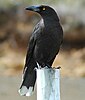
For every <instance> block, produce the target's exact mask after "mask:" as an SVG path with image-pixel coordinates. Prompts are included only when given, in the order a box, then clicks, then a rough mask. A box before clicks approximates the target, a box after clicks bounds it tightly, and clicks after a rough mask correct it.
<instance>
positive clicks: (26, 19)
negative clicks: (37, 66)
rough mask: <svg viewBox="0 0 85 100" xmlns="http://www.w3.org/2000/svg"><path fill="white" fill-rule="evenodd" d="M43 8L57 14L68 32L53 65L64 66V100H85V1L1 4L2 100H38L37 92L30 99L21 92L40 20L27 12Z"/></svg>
mask: <svg viewBox="0 0 85 100" xmlns="http://www.w3.org/2000/svg"><path fill="white" fill-rule="evenodd" d="M39 4H46V5H50V6H51V7H53V8H54V9H55V10H56V11H57V13H58V15H59V17H60V22H61V25H62V27H63V31H64V41H63V44H62V46H61V50H60V52H59V55H58V57H56V59H55V61H54V63H53V66H55V67H56V66H61V99H62V100H72V99H73V100H74V99H75V100H85V0H80V1H79V0H75V1H74V0H0V99H2V100H5V99H6V100H15V99H16V100H27V99H28V100H36V92H35V93H34V95H33V96H32V97H29V98H26V97H20V95H19V94H18V92H17V91H18V88H19V84H20V81H21V74H22V69H23V66H24V63H25V56H26V51H27V46H28V45H29V44H28V42H29V38H30V35H31V33H32V30H33V28H34V26H35V25H36V23H37V22H38V21H39V20H40V17H39V15H38V14H36V13H32V12H28V11H25V9H24V8H25V7H27V6H31V5H39ZM35 91H36V90H35Z"/></svg>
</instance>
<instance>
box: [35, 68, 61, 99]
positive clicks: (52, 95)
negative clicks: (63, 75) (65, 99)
mask: <svg viewBox="0 0 85 100" xmlns="http://www.w3.org/2000/svg"><path fill="white" fill-rule="evenodd" d="M37 100H60V71H59V69H54V68H41V69H37Z"/></svg>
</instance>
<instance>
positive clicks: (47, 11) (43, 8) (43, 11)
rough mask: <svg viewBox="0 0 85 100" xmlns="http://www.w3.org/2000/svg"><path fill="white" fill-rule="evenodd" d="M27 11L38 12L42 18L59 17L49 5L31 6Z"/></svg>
mask: <svg viewBox="0 0 85 100" xmlns="http://www.w3.org/2000/svg"><path fill="white" fill-rule="evenodd" d="M26 10H29V11H34V12H37V13H39V14H40V15H41V16H42V17H43V16H48V17H50V16H56V15H57V14H56V12H55V10H54V9H53V8H52V7H50V6H47V5H39V6H30V7H26ZM57 17H58V16H57Z"/></svg>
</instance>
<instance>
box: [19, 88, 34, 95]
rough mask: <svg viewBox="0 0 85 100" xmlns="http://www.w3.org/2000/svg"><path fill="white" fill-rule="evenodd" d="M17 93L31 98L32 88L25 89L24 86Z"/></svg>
mask: <svg viewBox="0 0 85 100" xmlns="http://www.w3.org/2000/svg"><path fill="white" fill-rule="evenodd" d="M18 92H19V94H20V95H21V96H31V95H32V94H33V87H31V86H30V87H29V89H27V87H26V86H22V88H21V89H19V91H18Z"/></svg>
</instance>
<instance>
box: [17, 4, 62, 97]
mask: <svg viewBox="0 0 85 100" xmlns="http://www.w3.org/2000/svg"><path fill="white" fill-rule="evenodd" d="M26 10H30V11H34V12H37V13H38V14H40V15H41V20H40V21H39V23H38V24H37V25H36V26H35V28H34V31H33V32H32V35H31V37H30V42H29V49H28V51H27V55H26V63H25V67H24V71H23V80H22V84H21V87H20V90H19V93H20V94H21V95H26V96H30V95H31V94H32V92H33V90H34V85H35V81H36V70H35V67H37V66H41V68H42V67H45V66H48V67H51V65H52V63H53V61H54V59H55V57H56V55H57V54H58V52H59V49H60V46H61V44H62V41H63V30H62V27H61V25H60V22H59V18H58V15H57V13H56V12H55V10H54V9H53V8H51V7H49V6H46V5H40V6H31V7H27V8H26Z"/></svg>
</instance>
